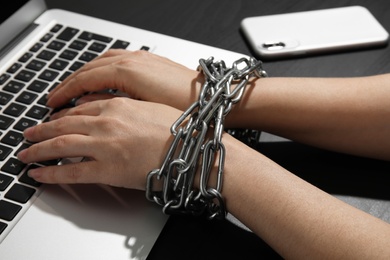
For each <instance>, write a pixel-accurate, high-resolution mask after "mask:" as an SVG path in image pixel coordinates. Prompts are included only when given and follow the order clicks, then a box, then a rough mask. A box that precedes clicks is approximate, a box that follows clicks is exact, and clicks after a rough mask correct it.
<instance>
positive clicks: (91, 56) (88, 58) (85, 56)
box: [80, 51, 98, 62]
mask: <svg viewBox="0 0 390 260" xmlns="http://www.w3.org/2000/svg"><path fill="white" fill-rule="evenodd" d="M97 56H98V55H97V54H95V53H92V52H88V51H86V52H84V53H83V54H81V56H80V60H82V61H86V62H88V61H91V60H93V59H94V58H96V57H97Z"/></svg>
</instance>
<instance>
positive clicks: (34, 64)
mask: <svg viewBox="0 0 390 260" xmlns="http://www.w3.org/2000/svg"><path fill="white" fill-rule="evenodd" d="M45 65H46V62H43V61H39V60H32V61H30V63H29V64H27V66H26V68H27V69H30V70H35V71H40V70H41V69H42V68H43V67H45Z"/></svg>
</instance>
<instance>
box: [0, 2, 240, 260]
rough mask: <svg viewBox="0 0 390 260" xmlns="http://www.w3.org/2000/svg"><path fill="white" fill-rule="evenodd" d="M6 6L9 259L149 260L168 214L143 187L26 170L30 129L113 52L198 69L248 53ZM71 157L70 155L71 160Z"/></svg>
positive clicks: (0, 228)
mask: <svg viewBox="0 0 390 260" xmlns="http://www.w3.org/2000/svg"><path fill="white" fill-rule="evenodd" d="M7 6H8V7H7V8H6V7H3V8H2V10H1V11H0V15H1V17H0V19H1V21H0V22H1V25H0V108H1V109H0V132H1V135H0V232H1V234H0V258H1V259H2V260H8V259H57V260H60V259H67V260H68V259H145V258H146V257H147V256H148V254H149V252H150V250H151V249H152V247H153V245H154V243H155V241H156V240H157V238H158V236H159V234H160V232H161V231H162V229H163V227H164V225H165V223H166V221H167V219H168V216H166V215H164V214H163V213H162V212H161V208H160V207H158V206H157V205H155V204H153V203H151V202H149V201H147V200H146V198H145V194H144V192H142V191H134V190H129V189H123V188H122V189H121V188H113V187H109V186H104V185H93V184H83V185H45V184H40V183H37V182H35V181H34V180H32V179H30V178H28V176H27V175H26V174H25V172H26V170H27V169H28V168H29V167H44V166H45V165H48V164H52V163H66V162H59V161H51V162H41V163H39V164H34V165H23V164H22V163H21V162H19V161H18V160H17V159H16V153H17V151H18V150H20V149H23V147H25V146H28V145H29V143H28V142H27V141H26V140H24V139H23V135H22V131H23V130H24V129H25V128H26V127H28V126H31V125H34V124H39V123H40V122H43V121H44V120H46V119H47V117H48V116H49V115H50V113H51V110H50V108H47V107H45V105H44V104H45V102H44V100H45V95H47V93H48V92H49V91H50V89H52V88H54V87H55V86H56V85H57V84H58V83H59V82H61V81H62V80H63V79H64V78H66V77H67V76H68V75H69V74H71V73H72V72H73V71H75V70H76V69H77V68H79V67H81V66H82V65H83V64H84V63H86V62H88V61H89V60H91V59H93V58H94V57H96V56H97V55H99V54H100V53H102V52H104V51H106V50H107V49H109V48H124V49H128V50H139V49H143V50H146V51H150V52H152V53H156V54H158V55H162V56H165V57H168V58H170V59H172V60H174V61H176V62H179V63H181V64H183V65H186V66H188V67H190V68H194V69H195V68H196V67H197V66H198V61H199V59H200V58H208V57H210V56H213V57H214V58H215V59H217V60H219V59H224V60H225V61H226V62H227V64H231V63H232V62H233V61H235V60H237V59H238V58H241V57H242V56H243V55H241V54H237V53H233V52H230V51H227V50H222V49H218V48H214V47H211V46H206V45H202V44H199V43H194V42H189V41H186V40H183V39H178V38H174V37H170V36H166V35H161V34H158V33H155V32H150V31H146V30H142V29H138V28H133V27H130V26H126V25H122V24H117V23H113V22H110V21H105V20H101V19H97V18H93V17H88V16H85V15H80V14H77V13H73V12H68V11H65V10H58V9H53V10H47V8H46V5H45V2H44V1H43V0H19V1H11V2H10V3H8V4H7ZM64 160H65V159H64Z"/></svg>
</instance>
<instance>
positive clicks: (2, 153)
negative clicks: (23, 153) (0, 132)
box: [0, 144, 12, 161]
mask: <svg viewBox="0 0 390 260" xmlns="http://www.w3.org/2000/svg"><path fill="white" fill-rule="evenodd" d="M11 152H12V149H11V148H9V147H7V146H4V145H1V144H0V161H4V159H5V158H7V156H8V155H9V154H10V153H11Z"/></svg>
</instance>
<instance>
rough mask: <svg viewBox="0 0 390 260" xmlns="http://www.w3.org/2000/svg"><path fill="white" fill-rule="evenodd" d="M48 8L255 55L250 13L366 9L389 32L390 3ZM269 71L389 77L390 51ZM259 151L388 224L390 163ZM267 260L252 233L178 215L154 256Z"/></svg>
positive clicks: (264, 147) (311, 152) (300, 148)
mask: <svg viewBox="0 0 390 260" xmlns="http://www.w3.org/2000/svg"><path fill="white" fill-rule="evenodd" d="M47 4H48V7H50V8H62V9H66V10H71V11H75V12H78V13H83V14H87V15H91V16H95V17H99V18H104V19H108V20H111V21H114V22H118V23H122V24H127V25H131V26H134V27H138V28H142V29H146V30H150V31H155V32H159V33H163V34H167V35H171V36H175V37H179V38H183V39H187V40H190V41H195V42H200V43H203V44H208V45H212V46H216V47H220V48H223V49H228V50H232V51H235V52H239V53H243V54H252V52H251V50H250V48H249V47H248V45H247V44H246V42H245V40H244V38H243V37H242V35H241V32H240V29H239V27H240V22H241V20H242V19H243V18H245V17H247V16H258V15H269V14H276V13H286V12H297V11H306V10H317V9H324V8H333V7H341V6H350V5H362V6H365V7H366V8H368V9H369V10H370V11H371V12H372V13H373V14H374V16H375V17H376V18H377V19H378V20H379V22H380V23H381V24H382V25H383V26H384V27H385V28H386V30H387V31H390V2H389V1H388V0H375V1H373V0H356V1H352V0H327V1H305V0H299V1H291V0H282V1H264V0H246V1H238V0H235V1H223V0H207V1H202V0H201V1H188V0H165V1H161V0H142V1H132V0H110V1H106V0H67V1H63V0H47ZM264 66H265V69H266V70H267V72H268V73H269V75H270V76H273V77H274V76H294V77H303V76H311V77H348V76H363V75H373V74H380V73H387V72H390V47H385V48H380V49H369V50H360V51H352V52H345V53H336V54H327V55H321V56H312V57H306V58H296V59H289V60H280V61H273V62H266V63H265V65H264ZM367 94H369V93H367ZM258 149H259V151H260V152H263V153H264V154H266V155H268V156H269V157H271V158H272V159H273V160H275V161H276V162H278V163H280V164H281V165H282V166H284V167H286V168H287V169H289V170H291V171H292V172H294V173H296V174H297V175H299V176H301V177H302V178H304V179H306V180H307V181H309V182H311V183H313V184H315V185H317V186H318V187H320V188H322V189H324V190H325V191H327V192H330V193H332V194H334V195H336V196H340V197H341V198H342V199H345V200H346V201H347V202H349V203H351V204H353V205H355V206H357V207H359V208H361V209H362V210H365V211H367V212H369V213H371V214H373V215H376V216H377V217H380V218H382V219H384V220H385V221H388V222H390V192H389V188H388V183H386V182H385V181H386V179H387V178H386V177H387V176H388V174H390V173H389V172H390V171H389V170H390V167H389V163H388V162H382V161H375V160H368V159H362V158H357V157H353V156H346V155H341V154H336V153H331V152H327V151H323V150H320V149H315V148H312V147H308V146H304V145H301V144H297V143H293V142H269V143H268V142H267V143H263V144H261V146H260V147H259V148H258ZM270 196H272V194H270ZM259 221H260V220H259ZM264 258H265V259H270V258H278V255H277V254H276V253H275V252H274V251H273V250H272V249H270V248H269V247H268V246H267V245H266V244H265V243H264V242H263V241H262V240H261V239H260V238H258V237H256V236H255V235H254V234H252V233H250V232H247V231H245V230H242V229H241V228H239V227H237V226H236V225H234V224H232V223H230V222H228V221H211V222H210V221H207V220H203V219H197V218H191V217H180V216H175V217H171V218H170V219H169V221H168V223H167V225H166V227H165V228H164V231H163V233H162V234H161V236H160V237H159V239H158V241H157V243H156V245H155V247H154V248H153V250H152V253H151V255H150V257H149V259H264Z"/></svg>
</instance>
